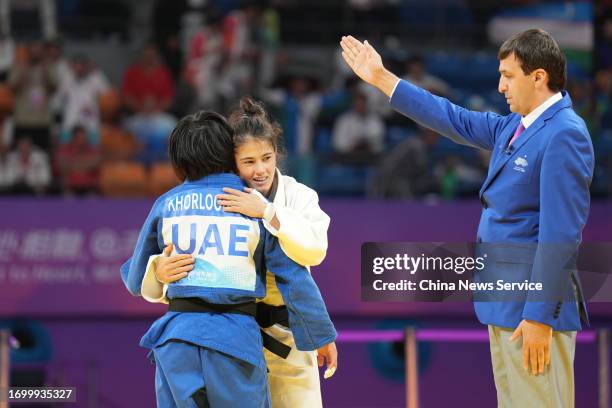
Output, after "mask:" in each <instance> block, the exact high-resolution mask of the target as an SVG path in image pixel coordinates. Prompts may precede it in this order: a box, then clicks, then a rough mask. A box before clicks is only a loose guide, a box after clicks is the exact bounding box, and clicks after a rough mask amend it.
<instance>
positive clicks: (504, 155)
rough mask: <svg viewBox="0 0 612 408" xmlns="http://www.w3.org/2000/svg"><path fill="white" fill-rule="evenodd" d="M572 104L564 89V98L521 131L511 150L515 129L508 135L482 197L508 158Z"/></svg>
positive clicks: (485, 183) (483, 186)
mask: <svg viewBox="0 0 612 408" xmlns="http://www.w3.org/2000/svg"><path fill="white" fill-rule="evenodd" d="M571 106H572V100H571V99H570V97H569V94H568V93H567V92H565V91H564V92H563V99H561V100H560V101H559V102H557V103H555V104H554V105H553V106H551V107H550V108H548V109H547V110H545V111H544V113H542V114H541V115H540V117H539V118H537V119H536V121H535V122H533V123H532V124H531V126H529V127H528V128H527V129H525V130H524V131H523V133H521V135H520V136H519V137H518V138H517V139H516V140H515V141H514V143H512V149H511V150H510V151H509V152H507V149H506V146H508V142H509V141H510V139H511V138H512V136H513V135H514V131H512V132H511V133H510V134H509V135H506V137H505V138H504V140H503V142H502V143H503V144H502V145H501V146H497V148H498V149H501V150H503V151H502V152H501V153H500V154H499V156H498V158H497V160H496V161H495V162H494V163H491V165H493V166H494V167H493V171H492V172H491V174H490V175H489V176H488V177H487V179H486V180H485V182H484V183H483V185H482V188H481V189H480V197H482V194H483V193H484V192H485V190H486V189H487V188H488V187H489V186H490V185H491V183H492V182H493V180H495V178H496V177H497V175H498V174H499V172H500V171H501V169H502V168H503V167H504V166H505V165H506V163H507V162H508V160H510V159H511V158H512V157H513V156H514V155H515V154H516V152H517V151H519V150H520V149H521V147H522V146H523V145H524V144H525V143H527V141H528V140H529V139H530V138H531V137H532V136H533V135H534V134H535V133H537V132H538V131H539V130H540V129H541V128H542V127H543V126H544V125H545V124H546V121H548V120H549V119H550V118H552V117H553V116H554V115H555V114H556V113H557V112H558V111H559V110H561V109H564V108H571ZM516 126H518V122H517V124H516Z"/></svg>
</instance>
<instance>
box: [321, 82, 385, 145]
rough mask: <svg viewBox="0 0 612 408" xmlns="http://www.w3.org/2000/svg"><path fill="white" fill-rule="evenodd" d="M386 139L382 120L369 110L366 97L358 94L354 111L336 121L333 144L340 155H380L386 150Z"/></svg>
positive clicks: (354, 103)
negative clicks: (353, 153)
mask: <svg viewBox="0 0 612 408" xmlns="http://www.w3.org/2000/svg"><path fill="white" fill-rule="evenodd" d="M384 137H385V124H384V123H383V121H382V119H381V118H380V116H379V115H377V114H374V113H371V112H370V111H369V110H368V104H367V100H366V97H365V96H364V95H363V94H362V93H356V94H355V97H354V99H353V107H352V109H351V110H350V111H348V112H346V113H344V114H342V115H341V116H340V117H339V118H338V119H337V120H336V123H335V125H334V130H333V134H332V144H333V147H334V150H335V151H336V152H338V153H352V152H370V153H380V152H382V151H383V150H384Z"/></svg>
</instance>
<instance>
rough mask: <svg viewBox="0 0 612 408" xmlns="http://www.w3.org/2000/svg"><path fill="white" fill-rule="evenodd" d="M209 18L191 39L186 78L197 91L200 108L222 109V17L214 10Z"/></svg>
mask: <svg viewBox="0 0 612 408" xmlns="http://www.w3.org/2000/svg"><path fill="white" fill-rule="evenodd" d="M206 20H207V21H206V25H204V26H202V27H201V28H200V29H199V30H198V31H196V32H195V33H194V35H193V37H191V40H190V42H189V51H188V57H187V63H186V65H185V78H186V80H187V82H188V83H189V84H190V86H191V87H192V89H193V90H194V93H195V99H196V107H197V108H203V109H210V110H220V109H219V108H220V105H219V103H220V94H219V92H220V83H219V78H220V75H221V72H220V71H221V66H222V63H223V59H224V34H223V19H222V16H221V15H220V14H219V13H218V12H217V11H215V10H211V11H210V12H209V13H208V14H207V15H206Z"/></svg>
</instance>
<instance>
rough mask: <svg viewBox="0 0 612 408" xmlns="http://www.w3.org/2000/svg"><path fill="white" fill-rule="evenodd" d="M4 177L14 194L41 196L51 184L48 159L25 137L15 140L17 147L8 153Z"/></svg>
mask: <svg viewBox="0 0 612 408" xmlns="http://www.w3.org/2000/svg"><path fill="white" fill-rule="evenodd" d="M5 170H6V177H7V182H8V184H9V185H10V189H11V191H12V192H13V193H15V194H42V193H44V191H45V189H46V188H47V187H48V186H49V183H50V182H51V169H50V167H49V157H48V156H47V153H45V152H44V151H42V150H41V149H40V148H38V147H37V146H36V145H34V144H33V143H32V139H30V138H29V137H27V136H24V137H21V138H19V139H18V140H17V147H16V149H15V150H14V151H12V152H11V153H9V155H8V158H7V163H6V167H5Z"/></svg>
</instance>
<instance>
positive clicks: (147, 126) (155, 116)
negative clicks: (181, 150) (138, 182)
mask: <svg viewBox="0 0 612 408" xmlns="http://www.w3.org/2000/svg"><path fill="white" fill-rule="evenodd" d="M156 106H157V103H156V101H155V99H153V98H149V99H146V100H145V102H144V104H143V106H142V111H141V112H139V113H137V114H135V115H134V116H132V117H131V118H129V119H128V120H127V122H126V126H125V127H126V129H127V130H128V131H129V132H130V133H132V134H133V135H135V136H136V138H137V139H138V141H139V142H140V144H141V145H142V150H141V152H140V160H141V161H142V162H143V163H144V164H145V165H149V164H151V163H153V162H157V161H167V160H168V153H167V151H168V136H170V133H171V132H172V129H173V128H174V126H175V125H176V118H175V117H174V116H172V115H170V114H168V113H165V112H162V111H159V110H156Z"/></svg>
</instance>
